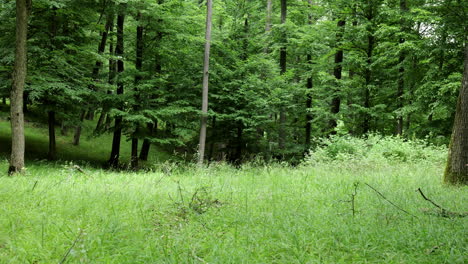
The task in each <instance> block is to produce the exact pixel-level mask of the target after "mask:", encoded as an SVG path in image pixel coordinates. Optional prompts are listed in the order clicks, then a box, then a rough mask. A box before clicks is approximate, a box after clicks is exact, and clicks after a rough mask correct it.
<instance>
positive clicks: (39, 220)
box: [0, 162, 468, 263]
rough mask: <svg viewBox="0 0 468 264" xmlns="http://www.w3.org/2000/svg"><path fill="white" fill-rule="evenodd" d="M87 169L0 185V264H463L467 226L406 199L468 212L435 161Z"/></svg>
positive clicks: (462, 191) (63, 169) (463, 196)
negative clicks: (352, 202)
mask: <svg viewBox="0 0 468 264" xmlns="http://www.w3.org/2000/svg"><path fill="white" fill-rule="evenodd" d="M6 169H7V163H6V162H1V163H0V171H6ZM85 170H86V171H87V175H85V174H82V173H80V172H78V171H76V170H74V169H73V168H72V167H70V166H58V165H54V166H52V165H47V164H40V163H37V164H34V165H31V166H30V167H29V168H28V170H27V174H26V175H25V176H19V177H2V178H0V215H1V217H0V263H58V262H60V261H61V260H63V259H64V256H65V255H66V253H67V252H68V251H70V253H69V254H68V256H67V257H66V258H65V261H66V262H67V263H466V262H467V261H468V258H467V257H466V252H467V249H468V248H467V246H468V236H467V231H466V230H467V227H468V226H467V225H468V223H467V220H466V218H444V217H440V216H437V215H434V214H427V211H428V209H424V208H429V212H432V210H433V208H432V207H431V205H430V204H429V203H428V202H426V201H424V200H423V199H422V198H421V197H420V196H419V194H418V193H417V192H415V190H416V189H417V188H419V187H421V188H422V189H423V190H424V192H425V193H426V195H428V196H429V197H430V198H432V199H434V200H435V201H436V202H438V203H439V204H441V205H443V206H445V207H446V208H447V209H450V210H452V211H459V212H465V211H468V208H467V205H468V203H467V194H468V188H467V187H456V188H455V187H447V186H444V185H443V184H442V183H441V180H440V176H441V175H442V170H443V166H442V164H432V165H430V164H427V163H420V164H419V163H393V164H391V165H390V164H384V163H382V164H365V165H360V164H356V163H350V162H341V163H339V162H337V163H333V164H327V163H322V164H315V165H314V166H311V165H309V166H302V167H296V168H291V167H287V166H279V165H271V166H254V165H245V166H244V167H243V168H241V169H234V168H231V167H229V166H226V165H214V166H211V167H210V168H207V169H198V168H196V167H178V166H176V165H173V164H170V163H165V164H162V165H160V166H159V168H158V169H157V170H155V171H152V172H147V173H128V172H127V173H124V172H120V173H119V172H106V171H103V170H96V169H91V168H85ZM355 182H360V185H359V186H358V189H357V195H356V197H355V201H356V210H357V212H356V215H355V216H354V217H353V216H352V214H351V211H350V203H348V202H345V201H346V200H349V199H350V194H351V193H353V189H354V188H353V184H354V183H355ZM364 183H368V184H370V185H372V186H373V187H375V188H377V189H378V190H379V191H380V192H381V193H382V194H384V195H385V196H386V197H387V198H388V199H390V200H391V201H392V202H394V203H395V204H397V205H398V206H400V207H402V208H403V209H405V210H407V211H408V212H409V213H411V214H413V215H415V216H416V217H412V216H410V215H407V214H405V213H403V212H402V211H400V210H398V209H396V208H395V207H393V206H392V205H390V204H389V203H387V202H386V201H385V200H383V199H382V198H381V197H379V196H378V195H377V194H376V193H375V192H374V191H372V190H371V189H370V188H368V187H367V186H365V185H364ZM434 212H435V211H434ZM74 241H76V243H74Z"/></svg>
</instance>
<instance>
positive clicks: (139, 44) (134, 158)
mask: <svg viewBox="0 0 468 264" xmlns="http://www.w3.org/2000/svg"><path fill="white" fill-rule="evenodd" d="M137 23H138V25H137V34H136V58H135V67H136V70H137V71H138V72H137V73H136V75H135V101H136V103H135V106H134V110H135V111H138V103H139V95H138V84H139V83H140V81H141V79H142V77H141V70H142V67H143V44H144V43H143V25H142V24H141V12H138V14H137ZM138 131H139V124H136V128H135V132H134V133H133V135H132V153H131V158H130V163H131V164H130V165H131V167H132V168H133V169H136V168H137V167H138V138H137V136H138Z"/></svg>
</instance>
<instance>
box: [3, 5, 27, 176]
mask: <svg viewBox="0 0 468 264" xmlns="http://www.w3.org/2000/svg"><path fill="white" fill-rule="evenodd" d="M30 4H31V1H30V0H16V43H15V65H14V68H13V82H12V89H11V97H10V118H11V159H10V166H9V168H8V174H9V175H12V174H15V173H21V172H22V170H23V168H24V148H25V143H24V112H23V91H24V83H25V80H26V73H27V45H26V42H27V36H28V7H29V6H30Z"/></svg>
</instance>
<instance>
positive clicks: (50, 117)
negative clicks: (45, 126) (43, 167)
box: [47, 111, 57, 160]
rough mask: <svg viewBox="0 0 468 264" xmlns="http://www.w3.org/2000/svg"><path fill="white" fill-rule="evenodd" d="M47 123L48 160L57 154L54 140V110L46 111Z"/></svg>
mask: <svg viewBox="0 0 468 264" xmlns="http://www.w3.org/2000/svg"><path fill="white" fill-rule="evenodd" d="M47 116H48V123H49V152H48V154H47V159H48V160H55V159H56V156H57V155H56V154H57V144H56V140H55V111H49V112H47Z"/></svg>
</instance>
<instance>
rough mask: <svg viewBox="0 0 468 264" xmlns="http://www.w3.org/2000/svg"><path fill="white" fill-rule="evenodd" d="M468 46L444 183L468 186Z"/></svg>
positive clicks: (467, 47)
mask: <svg viewBox="0 0 468 264" xmlns="http://www.w3.org/2000/svg"><path fill="white" fill-rule="evenodd" d="M467 165H468V45H465V61H464V71H463V80H462V85H461V89H460V94H459V95H458V102H457V110H456V113H455V120H454V123H453V131H452V138H451V140H450V147H449V154H448V159H447V166H446V168H445V174H444V182H446V183H449V184H464V185H466V184H468V166H467Z"/></svg>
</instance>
